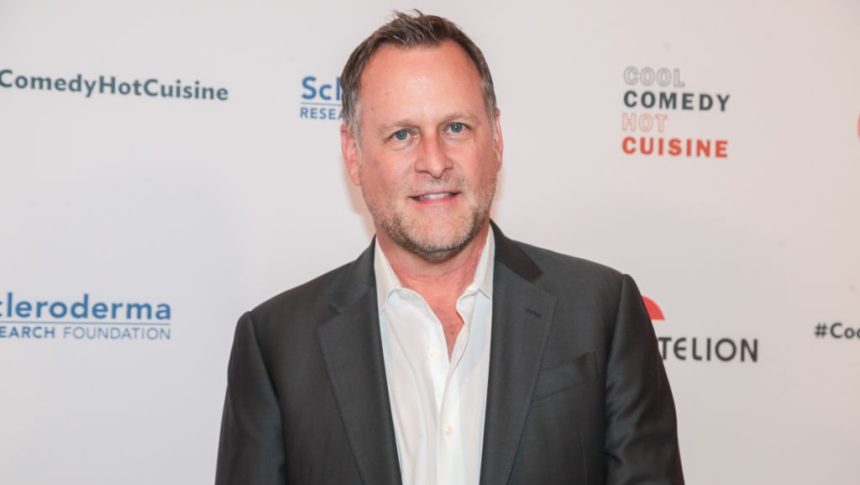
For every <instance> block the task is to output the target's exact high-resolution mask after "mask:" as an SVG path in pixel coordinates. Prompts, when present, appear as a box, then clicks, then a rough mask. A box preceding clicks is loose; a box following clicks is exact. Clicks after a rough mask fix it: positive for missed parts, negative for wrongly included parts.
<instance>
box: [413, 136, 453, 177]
mask: <svg viewBox="0 0 860 485" xmlns="http://www.w3.org/2000/svg"><path fill="white" fill-rule="evenodd" d="M453 166H454V164H453V163H452V162H451V159H450V158H448V154H447V153H446V151H445V145H444V144H443V143H442V142H441V141H440V140H439V137H438V136H425V137H424V138H423V139H422V140H421V149H420V150H419V152H418V159H417V160H416V161H415V171H416V172H424V173H427V174H428V175H430V176H431V177H433V178H437V179H438V178H441V177H442V176H443V175H444V174H445V171H446V170H448V169H450V168H451V167H453Z"/></svg>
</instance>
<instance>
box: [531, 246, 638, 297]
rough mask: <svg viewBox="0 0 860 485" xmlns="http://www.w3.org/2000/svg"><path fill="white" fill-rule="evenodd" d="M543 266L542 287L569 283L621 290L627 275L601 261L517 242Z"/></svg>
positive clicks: (590, 287) (578, 285)
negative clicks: (619, 288)
mask: <svg viewBox="0 0 860 485" xmlns="http://www.w3.org/2000/svg"><path fill="white" fill-rule="evenodd" d="M514 243H515V244H516V245H517V246H518V247H519V248H520V249H522V250H523V252H524V253H526V255H528V257H529V258H531V260H532V261H533V262H534V263H535V264H536V265H537V266H538V268H540V270H541V275H540V277H539V278H538V280H537V281H536V283H537V284H538V285H539V286H544V285H550V286H568V287H576V288H577V289H591V290H592V291H593V290H595V289H606V290H610V289H611V291H612V292H615V291H617V290H618V287H619V286H620V284H621V281H622V279H623V278H624V274H623V273H621V272H620V271H618V270H616V269H614V268H611V267H609V266H606V265H604V264H601V263H597V262H594V261H590V260H587V259H583V258H579V257H576V256H570V255H567V254H562V253H559V252H556V251H552V250H549V249H545V248H540V247H537V246H533V245H531V244H526V243H522V242H519V241H515V242H514Z"/></svg>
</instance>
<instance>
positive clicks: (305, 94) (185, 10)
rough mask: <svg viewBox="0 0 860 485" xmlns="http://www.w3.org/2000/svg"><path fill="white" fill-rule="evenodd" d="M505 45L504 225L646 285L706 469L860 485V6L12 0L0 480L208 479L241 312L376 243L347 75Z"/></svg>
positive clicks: (500, 204)
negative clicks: (433, 37)
mask: <svg viewBox="0 0 860 485" xmlns="http://www.w3.org/2000/svg"><path fill="white" fill-rule="evenodd" d="M413 7H417V8H420V9H422V10H424V11H425V12H428V13H436V14H440V15H443V16H447V17H449V18H451V19H453V20H454V21H456V22H457V23H459V24H460V25H461V26H462V27H463V28H464V29H465V30H466V32H468V33H469V34H470V35H471V36H472V37H473V38H474V40H475V41H476V42H477V43H478V45H480V46H481V47H482V49H483V50H484V52H485V54H486V56H487V58H488V60H489V63H490V67H491V69H492V71H493V76H494V78H495V81H496V89H497V95H498V99H499V104H500V107H501V111H502V118H501V119H502V127H503V131H504V135H505V147H506V151H505V157H504V168H503V174H502V178H501V180H500V186H499V190H498V195H497V199H496V205H495V208H494V217H495V219H496V221H497V222H498V223H499V225H500V226H501V227H502V229H503V230H504V231H505V232H506V233H507V234H508V235H509V236H511V237H513V238H515V239H519V240H524V241H528V242H530V243H532V244H536V245H540V246H544V247H548V248H551V249H554V250H556V251H560V252H564V253H568V254H572V255H576V256H580V257H584V258H587V259H592V260H595V261H598V262H601V263H604V264H607V265H610V266H613V267H615V268H617V269H619V270H621V271H623V272H626V273H629V274H631V275H632V276H633V277H634V278H635V279H636V281H637V282H638V284H639V287H640V289H641V290H642V292H643V294H644V296H645V299H646V304H647V307H648V309H649V311H650V313H651V316H652V320H653V323H654V327H655V329H656V333H657V335H658V345H659V348H660V352H661V353H662V355H663V358H664V359H665V365H666V367H667V370H668V373H669V377H670V380H671V383H672V387H673V390H674V394H675V399H676V402H677V407H678V417H679V426H680V438H681V446H682V458H683V462H684V468H685V472H686V476H687V481H688V483H691V484H695V485H723V484H732V485H736V484H763V483H774V484H777V483H778V484H783V485H806V484H810V483H822V484H829V485H852V484H857V483H860V461H858V456H860V455H858V450H860V411H858V403H860V384H858V371H860V61H858V59H860V57H858V54H857V53H858V47H860V28H858V26H859V25H860V3H858V2H856V1H853V0H829V1H823V2H822V1H818V2H813V1H805V2H792V1H789V2H780V1H762V2H748V1H743V2H742V1H729V2H726V1H710V2H695V4H691V2H668V1H667V2H645V3H643V2H633V1H629V2H627V1H625V2H610V3H594V2H546V1H537V2H497V1H490V0H485V1H475V2H468V3H467V2H455V1H437V2H415V3H412V4H405V3H401V2H386V1H366V2H346V1H342V2H325V3H323V2H291V1H277V2H275V1H259V2H238V1H215V2H202V1H193V0H173V1H169V2H168V1H162V0H158V1H148V2H108V1H90V2H66V1H47V0H46V1H42V2H26V1H10V0H0V234H2V237H0V483H3V484H10V485H17V484H28V485H47V484H55V483H68V484H111V485H113V484H124V485H151V484H160V485H171V484H175V485H188V484H207V483H211V482H212V480H213V477H214V467H215V457H216V450H217V443H218V433H219V427H220V416H221V408H222V404H223V397H224V389H225V385H226V367H227V359H228V355H229V350H230V344H231V341H232V337H233V330H234V326H235V322H236V319H237V318H238V317H239V315H240V314H241V313H242V312H243V311H245V310H247V309H249V308H252V307H254V306H255V305H256V304H258V303H259V302H261V301H263V300H265V299H267V298H268V297H270V296H272V295H274V294H276V293H279V292H281V291H283V290H285V289H288V288H290V287H293V286H295V285H298V284H300V283H302V282H304V281H307V280H308V279H310V278H312V277H314V276H316V275H318V274H321V273H322V272H324V271H327V270H329V269H332V268H334V267H336V266H339V265H340V264H343V263H345V262H347V261H350V260H352V259H354V258H355V257H356V256H357V255H358V254H359V253H360V252H361V251H362V250H363V249H364V248H365V247H366V246H367V244H368V243H369V242H370V238H371V236H372V229H371V227H372V226H371V224H370V220H369V218H368V216H367V214H366V212H365V209H364V207H363V202H362V200H361V196H360V193H359V192H357V191H356V190H355V188H354V187H352V186H351V184H350V183H349V181H348V179H347V177H346V174H345V172H344V169H343V165H342V162H341V158H340V149H339V135H338V128H339V123H340V121H339V118H340V90H339V87H338V75H339V73H340V70H341V68H342V66H343V63H344V62H345V60H346V58H347V56H348V54H349V53H350V52H351V50H352V49H353V48H354V46H355V45H357V44H358V43H359V42H360V41H361V40H362V39H363V38H364V37H365V36H366V35H368V34H369V33H370V32H371V31H372V30H374V29H375V28H376V27H377V26H379V25H381V24H382V23H383V22H384V21H386V19H387V18H388V17H389V15H390V13H391V11H392V10H393V9H395V8H396V9H409V8H413Z"/></svg>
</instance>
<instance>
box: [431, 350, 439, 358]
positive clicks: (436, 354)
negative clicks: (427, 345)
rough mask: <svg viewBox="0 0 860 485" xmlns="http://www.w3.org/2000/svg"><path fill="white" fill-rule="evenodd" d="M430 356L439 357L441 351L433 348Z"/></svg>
mask: <svg viewBox="0 0 860 485" xmlns="http://www.w3.org/2000/svg"><path fill="white" fill-rule="evenodd" d="M430 358H431V359H433V360H436V359H438V358H439V351H438V350H431V351H430Z"/></svg>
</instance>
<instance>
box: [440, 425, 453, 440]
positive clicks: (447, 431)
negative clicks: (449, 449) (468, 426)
mask: <svg viewBox="0 0 860 485" xmlns="http://www.w3.org/2000/svg"><path fill="white" fill-rule="evenodd" d="M442 430H443V431H445V436H448V437H450V436H453V435H454V428H452V427H451V425H450V424H446V425H445V427H444V428H442Z"/></svg>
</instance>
